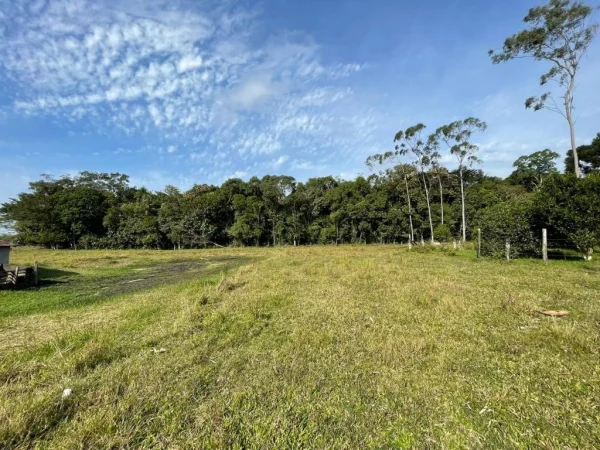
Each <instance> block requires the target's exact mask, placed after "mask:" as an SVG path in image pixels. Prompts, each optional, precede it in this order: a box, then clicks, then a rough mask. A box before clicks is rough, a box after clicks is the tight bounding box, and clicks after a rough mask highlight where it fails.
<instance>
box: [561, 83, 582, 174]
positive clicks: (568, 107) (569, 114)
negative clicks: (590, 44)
mask: <svg viewBox="0 0 600 450" xmlns="http://www.w3.org/2000/svg"><path fill="white" fill-rule="evenodd" d="M573 89H575V78H574V77H571V82H570V83H569V87H568V89H567V92H565V117H566V118H567V122H568V123H569V132H570V134H571V150H572V151H573V165H574V166H575V176H576V177H577V178H579V177H580V176H581V173H580V170H579V155H578V154H577V144H576V142H575V122H574V121H573Z"/></svg>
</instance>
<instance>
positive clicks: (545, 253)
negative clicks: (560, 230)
mask: <svg viewBox="0 0 600 450" xmlns="http://www.w3.org/2000/svg"><path fill="white" fill-rule="evenodd" d="M542 257H543V258H544V263H545V264H548V230H547V229H546V228H543V229H542Z"/></svg>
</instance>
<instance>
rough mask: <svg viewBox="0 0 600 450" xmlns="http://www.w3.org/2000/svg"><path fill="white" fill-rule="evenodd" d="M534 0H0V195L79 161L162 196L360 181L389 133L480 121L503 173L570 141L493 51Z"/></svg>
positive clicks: (532, 78)
mask: <svg viewBox="0 0 600 450" xmlns="http://www.w3.org/2000/svg"><path fill="white" fill-rule="evenodd" d="M535 4H539V1H535V2H534V1H529V0H506V1H504V2H483V1H475V0H444V1H442V0H421V1H402V0H371V1H363V0H327V1H323V0H321V1H316V0H264V1H251V0H245V1H213V0H207V1H202V0H196V1H189V2H188V1H177V0H174V1H161V0H143V1H142V0H120V1H112V0H95V1H88V0H69V1H67V0H33V1H20V0H0V37H1V39H0V155H1V158H0V161H1V163H0V164H1V171H0V186H1V187H2V189H0V202H1V201H5V200H6V199H7V198H9V197H11V196H14V195H15V194H17V193H18V192H21V191H23V190H25V189H26V188H27V183H28V182H29V181H32V180H35V179H37V178H38V177H39V175H40V174H41V173H49V174H53V175H56V176H58V175H61V174H67V173H68V174H74V173H76V172H78V171H81V170H90V171H106V172H121V173H126V174H129V175H130V176H131V180H132V182H133V183H134V184H136V185H144V186H147V187H149V188H151V189H155V190H156V189H162V188H163V187H164V186H165V185H166V184H173V185H176V186H179V187H181V188H184V189H186V188H189V187H191V186H192V185H193V184H195V183H213V184H220V183H221V182H223V181H224V180H225V179H227V178H230V177H241V178H244V179H248V178H249V177H251V176H253V175H257V176H262V175H265V174H288V175H292V176H294V177H296V178H297V179H298V180H305V179H307V178H309V177H311V176H321V175H326V174H332V175H334V176H340V177H342V178H352V177H354V176H356V175H357V174H361V173H362V174H368V169H367V168H366V167H365V165H364V161H365V158H366V157H367V156H368V155H370V154H372V153H375V152H380V151H385V150H388V149H391V148H392V146H393V143H392V138H393V136H394V134H395V133H396V131H398V130H399V129H401V128H405V127H407V126H409V125H412V124H414V123H417V122H423V123H425V124H426V125H428V127H429V128H435V127H437V126H439V125H441V124H444V123H447V122H450V121H453V120H456V119H461V118H465V117H468V116H472V115H473V116H476V117H479V118H480V119H482V120H485V121H486V122H487V123H488V126H489V129H488V131H487V132H486V133H485V134H484V135H482V136H478V137H477V142H478V144H479V145H480V146H481V154H480V156H481V158H482V159H483V160H484V164H483V166H482V167H483V169H484V170H485V171H486V172H488V173H490V174H494V175H507V174H508V173H510V168H511V164H512V162H513V161H514V160H515V159H516V158H517V157H518V156H520V155H522V154H526V153H531V152H533V151H536V150H541V149H544V148H551V149H554V150H556V151H558V152H560V153H564V152H565V151H566V149H567V148H568V143H567V137H568V129H567V126H566V123H564V119H562V118H561V117H560V116H559V115H557V114H554V113H552V112H547V111H542V112H537V113H533V112H531V111H526V110H525V108H524V106H523V103H524V100H525V98H527V97H528V96H530V95H533V94H537V93H540V92H543V90H542V88H540V87H539V86H538V79H539V75H540V74H541V73H542V70H543V68H544V66H543V65H540V64H534V63H532V62H529V61H524V60H520V61H516V62H511V63H508V64H504V65H500V66H494V65H492V64H491V62H490V60H489V57H488V56H487V50H488V49H490V48H498V47H500V46H501V44H502V42H503V40H504V38H505V37H507V36H508V35H510V34H512V33H514V32H515V31H518V30H519V29H520V28H521V19H522V17H523V16H524V15H525V13H526V11H527V9H528V8H529V7H530V6H534V5H535ZM598 73H600V44H599V42H598V41H596V43H595V44H594V45H593V47H592V48H591V49H590V51H589V54H588V56H587V58H586V59H585V60H584V63H583V68H582V71H581V75H580V78H579V85H578V90H577V99H576V106H577V114H578V116H579V119H578V125H577V138H578V143H582V144H583V143H588V142H589V141H591V139H592V138H593V136H594V135H595V134H596V133H597V132H600V89H598V75H597V74H598ZM447 163H448V166H449V167H453V164H452V160H451V159H448V161H447Z"/></svg>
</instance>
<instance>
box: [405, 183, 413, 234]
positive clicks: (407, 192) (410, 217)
mask: <svg viewBox="0 0 600 450" xmlns="http://www.w3.org/2000/svg"><path fill="white" fill-rule="evenodd" d="M404 184H405V185H406V202H407V203H408V221H409V223H410V240H411V241H412V242H414V241H415V230H414V229H413V221H412V206H411V204H410V192H409V190H408V178H407V177H406V175H404Z"/></svg>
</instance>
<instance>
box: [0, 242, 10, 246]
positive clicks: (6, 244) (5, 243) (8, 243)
mask: <svg viewBox="0 0 600 450" xmlns="http://www.w3.org/2000/svg"><path fill="white" fill-rule="evenodd" d="M0 247H12V244H11V243H10V242H7V241H0Z"/></svg>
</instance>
